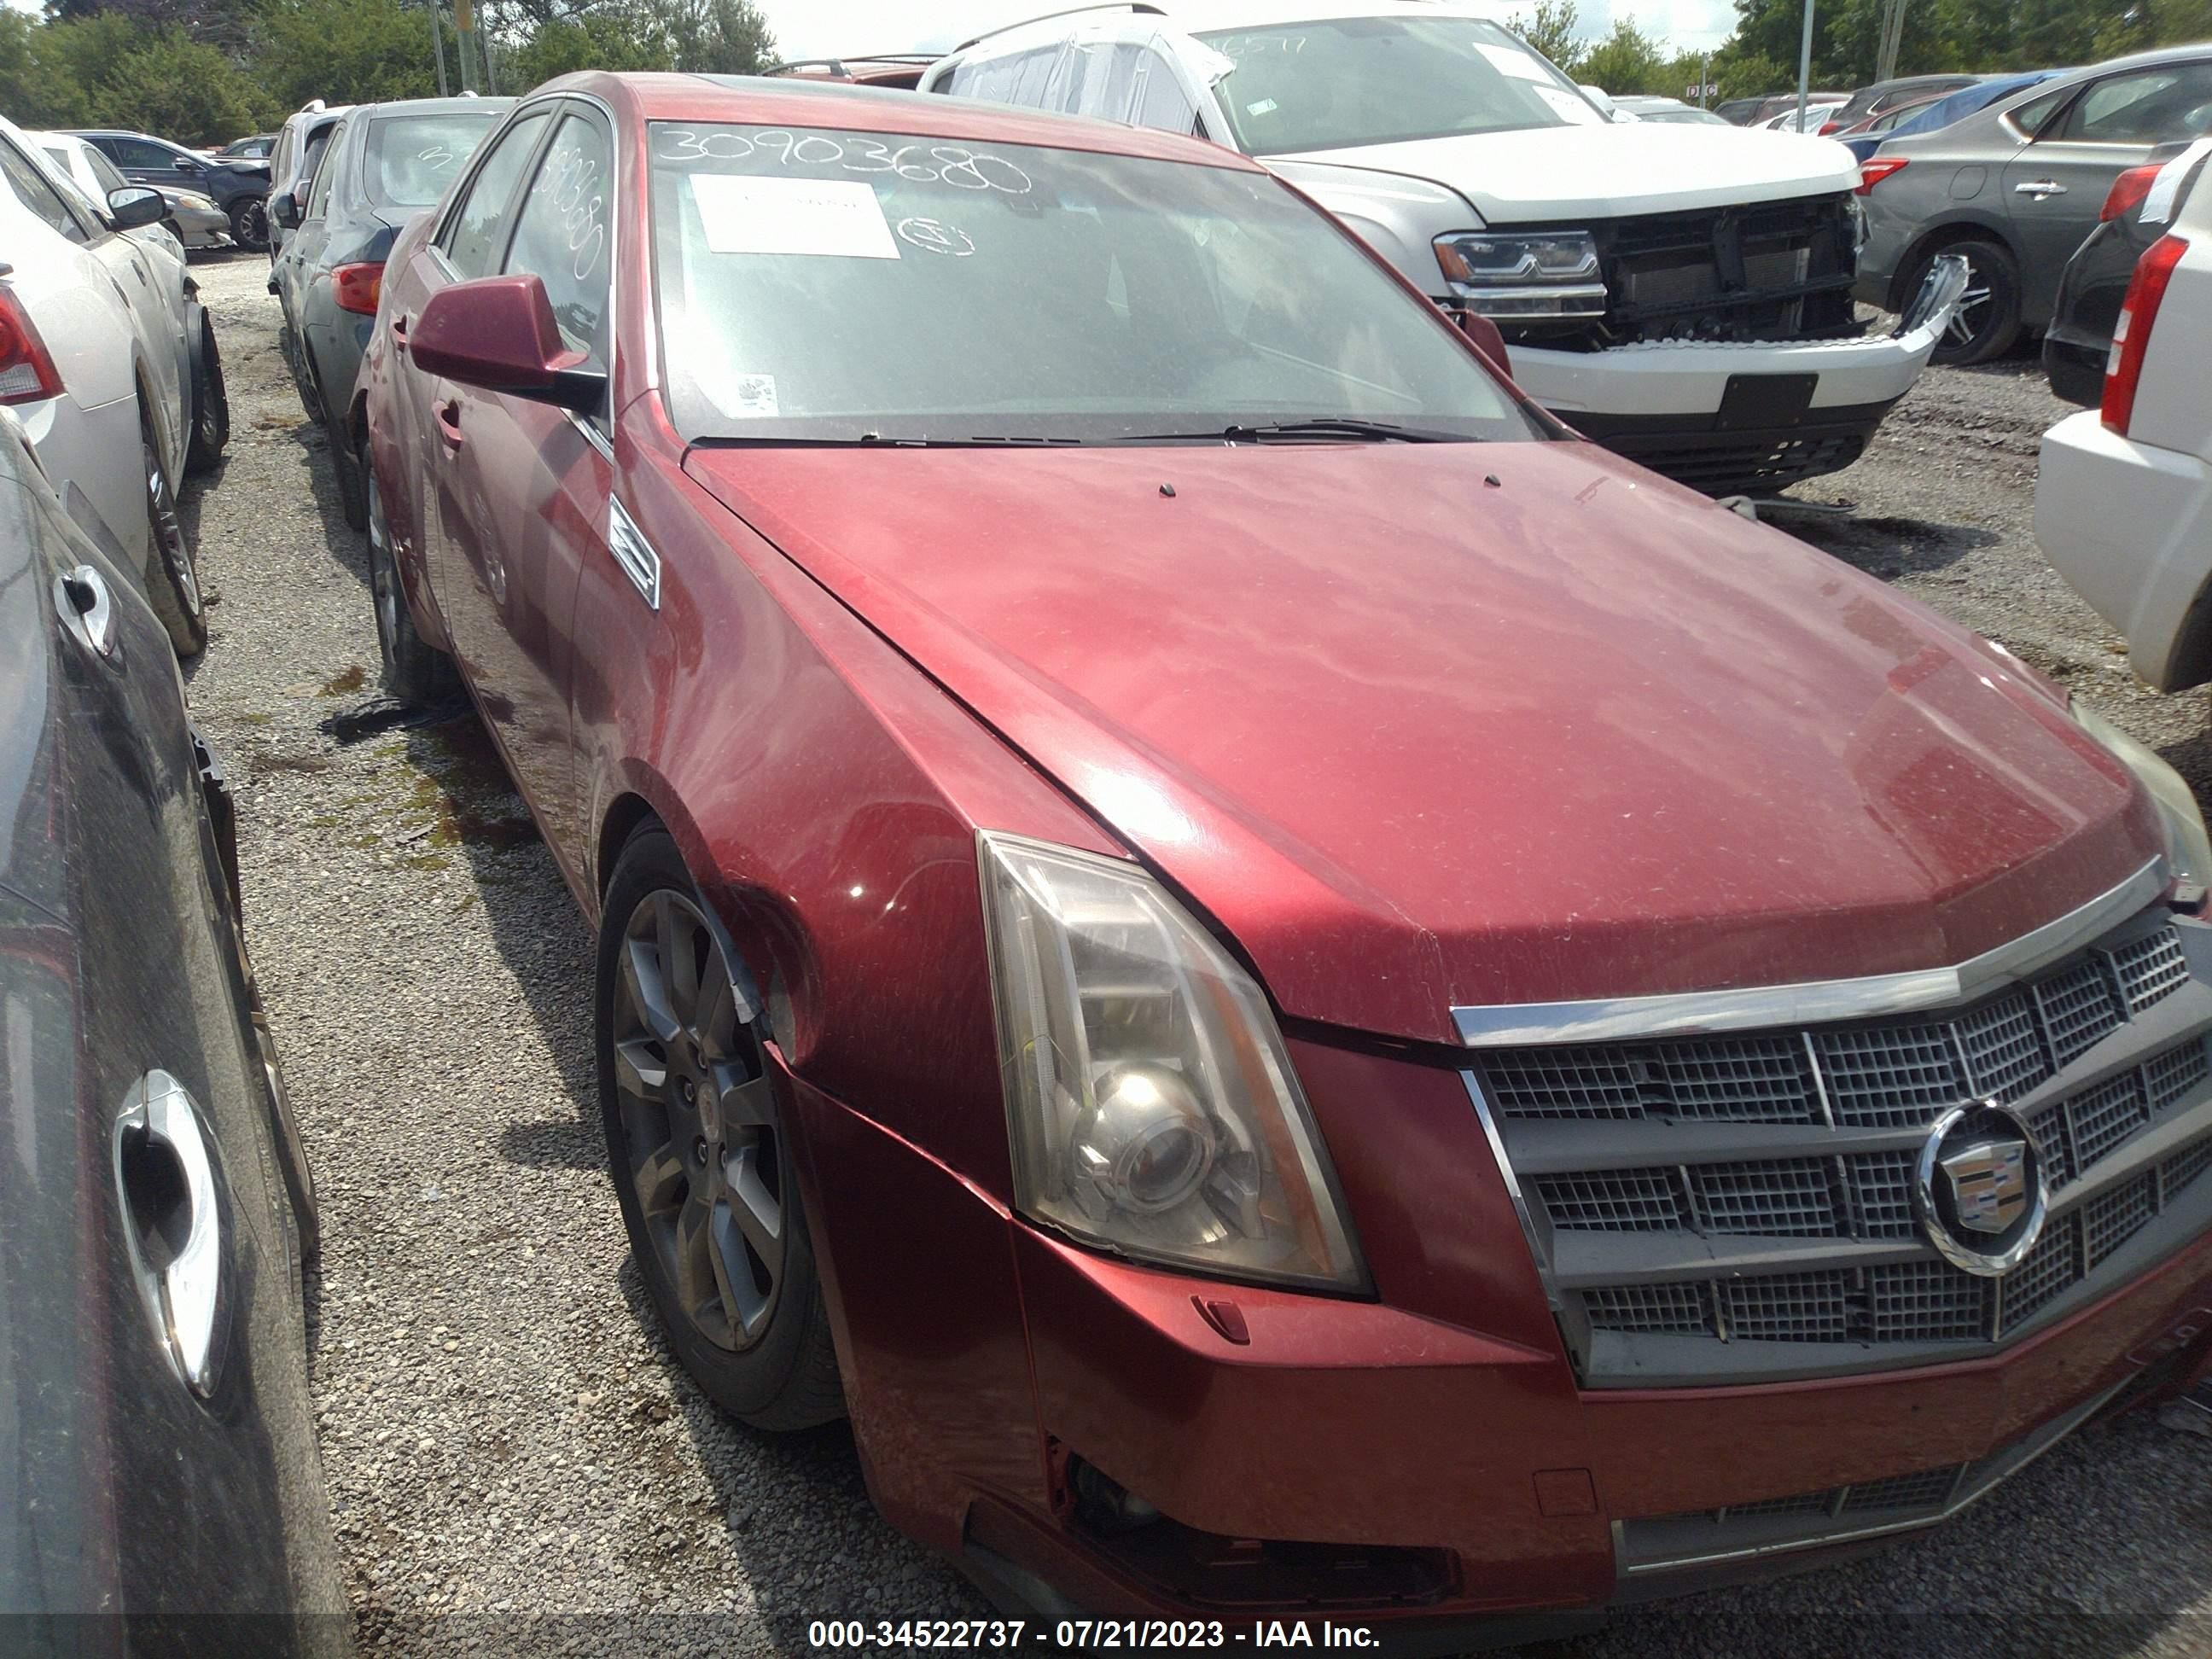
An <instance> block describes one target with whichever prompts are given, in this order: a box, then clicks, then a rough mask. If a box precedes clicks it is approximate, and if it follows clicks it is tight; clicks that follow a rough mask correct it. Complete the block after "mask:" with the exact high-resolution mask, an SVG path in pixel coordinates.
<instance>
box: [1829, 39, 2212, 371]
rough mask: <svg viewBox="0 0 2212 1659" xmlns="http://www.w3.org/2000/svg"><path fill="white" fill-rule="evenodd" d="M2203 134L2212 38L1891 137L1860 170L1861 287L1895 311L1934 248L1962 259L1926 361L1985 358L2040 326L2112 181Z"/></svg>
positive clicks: (2209, 114)
mask: <svg viewBox="0 0 2212 1659" xmlns="http://www.w3.org/2000/svg"><path fill="white" fill-rule="evenodd" d="M2207 132H2212V44H2208V45H2199V46H2172V47H2168V48H2166V50H2164V51H2160V52H2143V53H2142V54H2140V55H2138V56H2136V57H2133V58H2115V59H2114V60H2113V61H2112V62H2111V63H2109V64H2098V65H2097V66H2096V67H2095V68H2093V69H2087V70H2081V71H2080V72H2079V73H2077V74H2075V75H2071V76H2067V77H2066V78H2065V79H2063V80H2060V81H2057V82H2043V83H2041V84H2040V85H2037V86H2033V87H2028V88H2023V89H2021V92H2019V93H2018V94H2015V96H2013V97H2010V98H2004V99H2000V100H1998V101H1997V102H1996V103H1994V104H1992V105H1990V106H1989V107H1988V108H1987V109H1984V110H1982V111H1979V112H1977V113H1975V114H1972V115H1970V116H1967V117H1966V118H1965V119H1963V120H1960V121H1957V122H1954V123H1953V124H1952V125H1949V126H1948V127H1944V128H1942V129H1941V130H1940V131H1935V132H1924V133H1916V134H1913V135H1912V136H1911V137H1905V138H1892V139H1889V140H1887V142H1885V143H1883V144H1882V146H1881V149H1877V150H1876V151H1875V153H1874V155H1872V157H1870V158H1869V160H1868V161H1867V162H1866V164H1865V168H1864V173H1863V178H1864V179H1865V181H1866V182H1865V183H1864V184H1863V185H1862V191H1863V201H1864V203H1865V206H1866V216H1867V243H1866V248H1865V251H1864V252H1863V253H1861V255H1860V256H1859V279H1858V287H1857V295H1858V297H1859V298H1860V299H1861V300H1863V301H1866V302H1867V303H1868V304H1869V305H1875V306H1879V307H1882V308H1883V309H1884V310H1887V311H1896V310H1899V309H1902V307H1904V305H1905V303H1906V302H1907V301H1909V300H1910V299H1911V296H1912V295H1914V294H1915V293H1917V292H1918V286H1917V285H1918V284H1919V283H1920V282H1921V280H1922V279H1923V276H1925V275H1926V273H1927V270H1928V267H1929V264H1930V262H1931V261H1933V259H1934V258H1935V257H1936V255H1937V254H1938V253H1943V252H1951V253H1959V254H1962V255H1964V256H1965V258H1966V262H1967V264H1968V266H1969V267H1970V276H1969V279H1968V282H1967V285H1966V298H1965V299H1964V300H1963V301H1961V302H1960V307H1959V310H1958V312H1957V313H1956V315H1955V316H1954V318H1953V319H1952V323H1951V330H1950V332H1949V334H1948V336H1947V337H1945V339H1944V341H1943V343H1942V344H1941V345H1940V346H1938V347H1937V349H1936V361H1937V362H1950V363H1978V362H1985V361H1986V360H1988V359H1989V358H1991V357H1995V356H1998V355H1999V354H2001V353H2002V352H2004V351H2007V350H2009V349H2011V347H2012V345H2013V343H2014V342H2015V341H2016V340H2017V339H2019V337H2020V336H2021V332H2022V331H2039V330H2041V329H2042V328H2043V327H2044V326H2045V325H2046V324H2048V323H2049V322H2050V320H2051V307H2052V305H2053V303H2054V301H2056V299H2057V294H2058V281H2059V277H2060V276H2062V275H2063V273H2064V271H2065V270H2066V262H2067V260H2069V258H2072V257H2073V254H2074V251H2075V249H2076V248H2078V247H2079V246H2081V242H2082V240H2083V239H2084V238H2085V237H2087V235H2088V234H2089V233H2090V231H2092V230H2093V229H2094V228H2096V225H2097V222H2098V216H2099V214H2100V211H2101V210H2102V209H2103V207H2104V205H2105V197H2106V194H2107V193H2108V192H2109V191H2111V189H2112V181H2113V180H2114V179H2118V177H2119V176H2120V174H2121V173H2124V172H2126V171H2127V170H2128V169H2129V168H2130V167H2140V166H2142V164H2143V163H2144V162H2145V161H2148V159H2149V158H2150V155H2151V152H2152V151H2153V150H2154V149H2157V148H2158V146H2160V144H2166V143H2175V142H2180V141H2186V140H2189V139H2192V138H2196V137H2200V136H2202V135H2203V134H2205V133H2207Z"/></svg>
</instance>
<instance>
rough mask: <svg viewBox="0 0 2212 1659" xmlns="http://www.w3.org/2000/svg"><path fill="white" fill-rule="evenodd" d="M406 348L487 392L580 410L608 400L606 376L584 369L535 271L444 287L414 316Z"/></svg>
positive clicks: (418, 361) (428, 370)
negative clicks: (526, 274) (418, 314)
mask: <svg viewBox="0 0 2212 1659" xmlns="http://www.w3.org/2000/svg"><path fill="white" fill-rule="evenodd" d="M407 351H408V355H409V356H410V357H412V358H413V359H414V360H415V367H416V368H418V369H420V370H422V373H424V374H434V375H437V376H439V377H440V378H441V379H444V380H459V382H460V383H461V384H462V385H463V386H476V387H478V388H479V389H481V390H483V391H485V392H504V393H505V394H506V395H507V396H508V397H510V398H531V399H532V400H534V401H536V402H538V403H542V404H553V405H554V406H555V407H556V408H557V409H572V410H575V411H576V412H577V413H578V414H580V415H587V414H590V413H592V411H593V410H597V409H599V408H600V407H601V406H602V405H603V404H605V402H606V397H607V377H606V375H605V373H604V372H602V371H600V370H599V369H592V368H585V367H584V354H583V353H582V352H580V351H575V350H572V349H569V346H568V342H567V341H566V340H563V339H562V337H561V330H560V326H559V325H557V324H556V323H555V322H554V320H553V302H552V301H550V300H549V299H547V298H546V297H545V284H544V283H543V282H541V281H540V280H539V279H538V278H537V277H536V276H479V277H477V278H476V279H475V280H474V281H473V282H467V283H454V284H453V286H452V287H451V288H445V289H439V290H438V292H437V293H435V294H434V295H431V296H430V298H429V299H428V301H426V302H425V303H424V305H423V307H422V315H420V316H419V317H417V318H416V319H415V326H414V328H413V330H412V331H410V333H409V334H408V337H407Z"/></svg>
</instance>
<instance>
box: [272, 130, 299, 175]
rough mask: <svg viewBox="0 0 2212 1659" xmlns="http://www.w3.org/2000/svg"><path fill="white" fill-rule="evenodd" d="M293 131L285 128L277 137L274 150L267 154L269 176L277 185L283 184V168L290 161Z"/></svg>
mask: <svg viewBox="0 0 2212 1659" xmlns="http://www.w3.org/2000/svg"><path fill="white" fill-rule="evenodd" d="M292 136H293V129H292V128H291V127H290V126H289V125H288V126H286V127H285V129H284V131H283V132H281V133H279V134H278V135H277V137H276V149H273V150H271V151H270V153H269V176H270V178H271V179H275V180H276V182H277V183H278V184H280V185H281V184H283V182H284V168H285V167H286V166H287V165H288V164H289V162H290V161H291V159H292Z"/></svg>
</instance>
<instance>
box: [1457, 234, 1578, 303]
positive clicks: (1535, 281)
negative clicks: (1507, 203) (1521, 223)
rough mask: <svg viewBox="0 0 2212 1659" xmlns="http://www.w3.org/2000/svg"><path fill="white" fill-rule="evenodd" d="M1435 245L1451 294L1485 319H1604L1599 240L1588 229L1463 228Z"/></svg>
mask: <svg viewBox="0 0 2212 1659" xmlns="http://www.w3.org/2000/svg"><path fill="white" fill-rule="evenodd" d="M1435 246H1436V251H1437V265H1438V266H1439V267H1441V268H1442V270H1443V274H1444V280H1445V281H1446V282H1447V283H1449V284H1450V285H1451V291H1452V294H1453V295H1454V296H1455V298H1457V299H1459V300H1462V301H1465V302H1466V304H1467V305H1468V308H1469V309H1471V310H1474V311H1478V312H1480V313H1482V314H1483V315H1484V316H1486V317H1498V318H1529V317H1602V316H1604V315H1605V306H1606V291H1605V280H1604V277H1603V275H1602V273H1601V269H1600V266H1599V264H1598V257H1597V239H1596V238H1595V236H1593V235H1591V234H1590V233H1589V232H1588V231H1586V230H1546V231H1528V232H1511V231H1488V230H1462V231H1455V232H1453V233H1452V234H1450V235H1449V236H1439V237H1437V240H1436V244H1435Z"/></svg>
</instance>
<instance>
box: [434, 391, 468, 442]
mask: <svg viewBox="0 0 2212 1659" xmlns="http://www.w3.org/2000/svg"><path fill="white" fill-rule="evenodd" d="M430 412H431V413H432V414H433V415H435V416H437V417H438V435H439V436H440V437H441V438H442V439H444V440H445V441H446V448H447V451H448V452H449V453H450V452H451V451H453V450H456V449H459V447H461V400H460V399H459V398H447V399H446V401H445V402H443V403H441V404H431V405H430Z"/></svg>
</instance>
